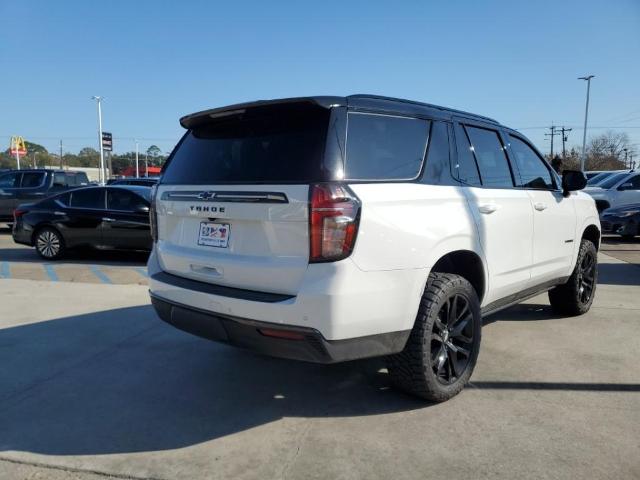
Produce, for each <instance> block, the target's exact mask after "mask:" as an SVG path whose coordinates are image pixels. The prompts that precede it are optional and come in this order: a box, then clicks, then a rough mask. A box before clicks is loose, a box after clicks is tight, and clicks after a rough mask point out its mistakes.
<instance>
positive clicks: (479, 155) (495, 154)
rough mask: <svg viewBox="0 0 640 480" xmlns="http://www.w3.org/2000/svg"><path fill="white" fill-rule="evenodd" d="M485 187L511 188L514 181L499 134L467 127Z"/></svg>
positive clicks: (493, 131)
mask: <svg viewBox="0 0 640 480" xmlns="http://www.w3.org/2000/svg"><path fill="white" fill-rule="evenodd" d="M465 128H466V130H467V133H468V135H469V140H470V141H471V145H472V147H473V154H474V156H475V158H476V162H477V164H478V169H479V170H480V180H481V182H482V185H483V186H485V187H497V188H511V187H513V179H512V178H511V169H510V168H509V162H508V161H507V156H506V155H505V152H504V148H503V147H502V142H501V141H500V137H499V135H498V132H496V131H495V130H487V129H484V128H476V127H465Z"/></svg>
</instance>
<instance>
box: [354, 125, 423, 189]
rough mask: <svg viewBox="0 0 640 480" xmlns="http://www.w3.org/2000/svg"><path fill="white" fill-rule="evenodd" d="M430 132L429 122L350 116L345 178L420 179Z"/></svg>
mask: <svg viewBox="0 0 640 480" xmlns="http://www.w3.org/2000/svg"><path fill="white" fill-rule="evenodd" d="M428 129H429V122H427V121H426V120H419V119H416V118H402V117H391V116H386V115H370V114H361V113H350V114H349V118H348V127H347V159H346V164H345V178H347V179H351V180H403V179H412V178H415V177H417V176H418V174H419V173H420V167H421V166H422V159H423V158H424V151H425V147H426V145H427V135H428V131H429V130H428Z"/></svg>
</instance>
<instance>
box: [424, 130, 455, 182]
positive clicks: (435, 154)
mask: <svg viewBox="0 0 640 480" xmlns="http://www.w3.org/2000/svg"><path fill="white" fill-rule="evenodd" d="M452 180H453V179H452V178H451V168H450V162H449V127H448V125H447V124H446V123H444V122H436V121H434V122H432V123H431V133H430V134H429V147H428V150H427V160H426V164H425V166H424V174H423V175H422V183H427V184H430V185H453V183H454V182H453V181H452Z"/></svg>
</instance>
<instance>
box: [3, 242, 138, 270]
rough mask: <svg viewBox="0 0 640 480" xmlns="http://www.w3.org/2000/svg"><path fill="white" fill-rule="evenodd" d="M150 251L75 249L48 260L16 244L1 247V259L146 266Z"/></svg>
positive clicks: (7, 260) (23, 261) (30, 249)
mask: <svg viewBox="0 0 640 480" xmlns="http://www.w3.org/2000/svg"><path fill="white" fill-rule="evenodd" d="M148 258H149V252H142V251H134V252H128V251H117V250H94V249H89V248H86V249H74V250H69V251H67V252H66V253H65V255H64V257H63V258H61V259H60V260H54V261H46V260H43V259H42V258H40V256H39V255H38V254H37V253H36V251H35V249H34V248H29V247H22V246H16V247H15V248H0V260H2V261H5V262H14V263H43V262H44V263H50V264H51V265H65V264H74V265H78V264H90V265H128V266H145V265H146V264H147V260H148Z"/></svg>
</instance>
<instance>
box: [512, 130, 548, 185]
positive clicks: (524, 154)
mask: <svg viewBox="0 0 640 480" xmlns="http://www.w3.org/2000/svg"><path fill="white" fill-rule="evenodd" d="M509 142H510V143H511V152H512V153H513V156H514V157H515V162H516V165H517V166H518V173H519V174H520V180H519V181H518V182H517V183H518V186H520V187H525V188H534V189H543V190H552V189H554V188H555V187H556V185H555V182H554V181H553V177H552V176H551V172H550V171H549V169H548V168H547V166H546V165H545V163H544V161H543V160H542V159H541V158H540V157H539V156H538V154H537V153H536V152H535V150H533V149H532V148H531V147H530V146H529V145H527V144H526V143H525V142H524V141H522V140H520V139H519V138H518V137H514V136H512V135H509Z"/></svg>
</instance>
